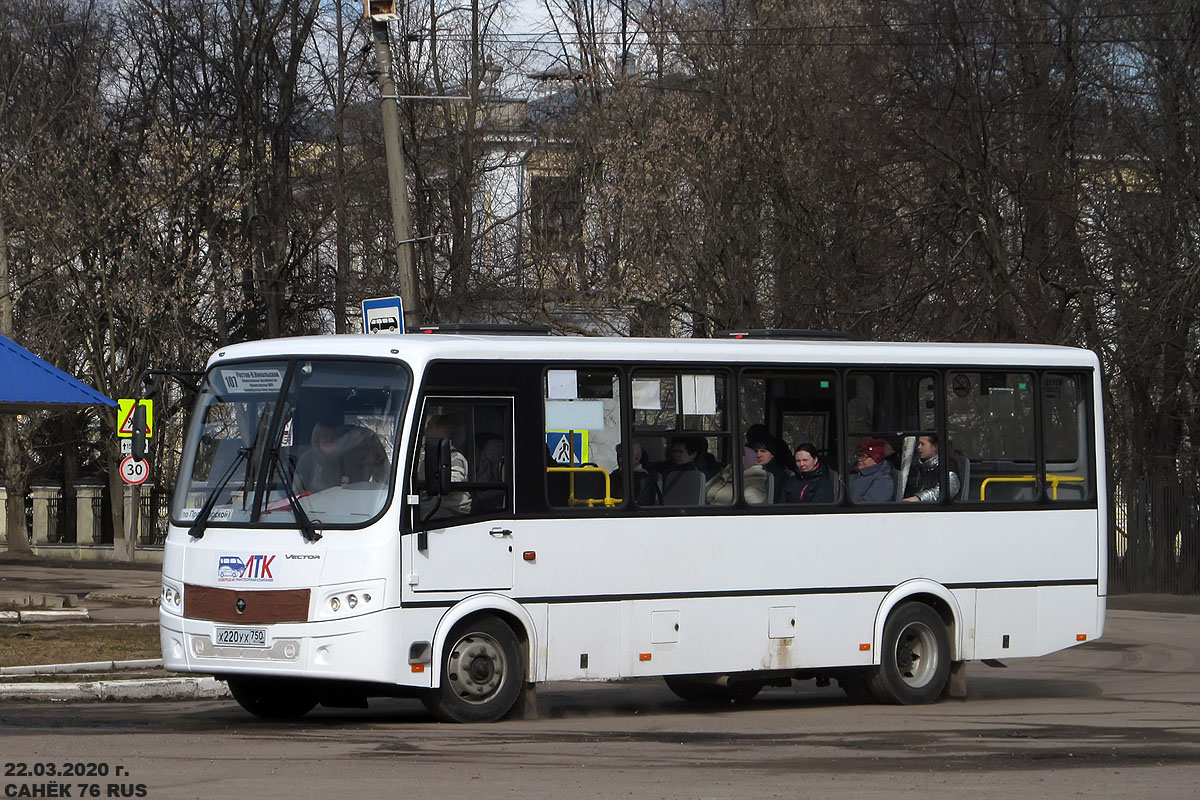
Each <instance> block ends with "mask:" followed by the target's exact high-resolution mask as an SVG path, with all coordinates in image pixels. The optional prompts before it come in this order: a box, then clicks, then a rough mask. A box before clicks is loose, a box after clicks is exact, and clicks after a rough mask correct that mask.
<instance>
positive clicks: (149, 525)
mask: <svg viewBox="0 0 1200 800" xmlns="http://www.w3.org/2000/svg"><path fill="white" fill-rule="evenodd" d="M139 506H140V508H139V512H138V518H139V519H138V523H139V524H138V528H139V530H138V546H143V545H144V546H148V547H161V546H162V545H163V544H164V543H165V542H166V541H167V526H168V525H170V523H171V495H170V493H168V492H160V491H158V490H152V491H150V492H148V493H146V494H143V495H142V497H141V500H140V502H139Z"/></svg>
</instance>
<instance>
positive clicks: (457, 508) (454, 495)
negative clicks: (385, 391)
mask: <svg viewBox="0 0 1200 800" xmlns="http://www.w3.org/2000/svg"><path fill="white" fill-rule="evenodd" d="M457 431H458V425H457V424H456V421H455V418H454V417H453V416H451V415H450V414H434V415H432V416H430V417H429V419H427V420H426V421H425V441H427V442H428V441H429V440H430V439H446V440H447V441H449V442H450V484H451V485H453V484H456V483H466V482H467V476H468V475H469V474H470V464H469V463H468V461H467V457H466V456H464V455H463V454H462V451H460V450H459V449H458V447H457V446H456V445H455V434H456V433H457ZM426 504H428V507H427V505H426ZM434 505H437V511H435V512H434V513H433V516H434V517H435V518H436V517H444V516H449V515H451V514H469V513H471V493H470V492H463V491H458V492H448V493H446V494H443V495H442V498H441V503H440V504H437V501H436V500H435V499H434V498H429V499H428V500H424V501H422V502H421V509H422V512H425V511H427V510H428V508H432V507H434Z"/></svg>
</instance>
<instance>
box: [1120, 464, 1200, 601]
mask: <svg viewBox="0 0 1200 800" xmlns="http://www.w3.org/2000/svg"><path fill="white" fill-rule="evenodd" d="M1198 501H1200V487H1198V485H1197V476H1195V475H1153V476H1145V475H1142V476H1123V477H1121V478H1119V479H1118V480H1117V481H1116V484H1115V486H1114V490H1113V497H1112V506H1111V510H1112V515H1111V525H1110V530H1111V535H1110V537H1109V552H1108V561H1109V591H1110V592H1111V593H1112V594H1133V593H1143V592H1150V593H1163V594H1200V512H1197V508H1196V506H1197V502H1198Z"/></svg>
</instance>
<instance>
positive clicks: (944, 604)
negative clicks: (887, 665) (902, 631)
mask: <svg viewBox="0 0 1200 800" xmlns="http://www.w3.org/2000/svg"><path fill="white" fill-rule="evenodd" d="M904 603H923V604H925V605H927V606H929V607H930V608H932V609H933V610H934V611H935V612H937V615H938V616H939V617H941V619H942V624H944V625H945V626H946V631H947V634H948V635H949V637H950V658H951V660H953V661H961V660H962V659H963V641H962V620H963V616H962V610H961V608H960V607H959V605H958V599H957V598H956V597H955V596H954V594H953V593H952V592H951V591H950V590H949V589H947V588H946V587H945V586H942V585H941V584H940V583H937V582H935V581H930V580H922V579H917V580H911V581H906V582H904V583H902V584H900V585H899V586H897V587H896V588H894V589H892V591H890V592H888V594H887V596H886V597H884V598H883V601H882V602H881V603H880V604H879V610H878V611H877V612H876V614H875V629H874V632H873V634H872V637H871V644H872V647H871V649H872V651H873V652H874V653H875V657H874V663H875V664H878V663H879V657H880V655H881V654H882V651H881V649H880V646H881V643H882V641H883V633H884V628H885V627H886V625H887V621H888V618H889V617H890V616H891V614H892V613H893V612H894V611H895V610H896V608H898V607H899V606H900V605H902V604H904Z"/></svg>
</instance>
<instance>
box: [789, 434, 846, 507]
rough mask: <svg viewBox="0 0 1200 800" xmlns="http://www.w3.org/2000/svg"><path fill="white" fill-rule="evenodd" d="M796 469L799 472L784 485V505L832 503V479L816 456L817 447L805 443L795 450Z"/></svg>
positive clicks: (810, 443)
mask: <svg viewBox="0 0 1200 800" xmlns="http://www.w3.org/2000/svg"><path fill="white" fill-rule="evenodd" d="M796 468H797V469H798V470H799V471H798V472H797V473H796V474H795V475H794V476H792V477H791V478H789V479H788V480H787V483H786V484H785V485H784V492H783V500H784V502H785V503H832V502H833V501H834V496H835V495H834V491H833V478H832V477H831V476H830V474H829V469H828V468H827V467H826V466H825V463H824V462H823V461H821V459H820V458H819V457H818V456H817V446H816V445H815V444H813V443H812V442H805V443H804V444H802V445H800V446H799V447H797V448H796Z"/></svg>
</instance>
